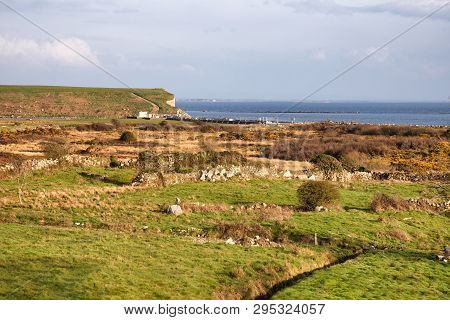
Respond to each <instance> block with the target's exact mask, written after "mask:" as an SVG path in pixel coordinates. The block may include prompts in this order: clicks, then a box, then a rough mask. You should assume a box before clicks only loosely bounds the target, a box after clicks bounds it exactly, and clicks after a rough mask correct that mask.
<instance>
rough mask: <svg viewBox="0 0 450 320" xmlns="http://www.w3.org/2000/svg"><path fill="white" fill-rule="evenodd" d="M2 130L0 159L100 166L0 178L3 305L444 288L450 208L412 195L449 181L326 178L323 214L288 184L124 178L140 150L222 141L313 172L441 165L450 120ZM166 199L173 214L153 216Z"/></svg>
mask: <svg viewBox="0 0 450 320" xmlns="http://www.w3.org/2000/svg"><path fill="white" fill-rule="evenodd" d="M0 128H1V129H0V167H4V166H6V165H8V164H15V165H17V166H19V167H20V164H22V163H23V162H24V161H27V160H30V159H43V158H61V159H63V158H64V156H66V155H80V156H86V157H94V158H96V157H97V158H106V159H107V164H106V165H103V166H74V165H72V164H67V163H65V162H64V161H60V162H59V163H58V165H56V166H53V167H51V168H48V169H43V170H35V171H24V170H10V171H8V170H4V171H2V173H1V179H0V298H2V299H254V298H258V297H265V298H270V297H272V298H278V299H444V298H445V297H446V296H448V289H449V282H448V264H446V263H445V262H443V261H439V260H438V259H436V256H437V255H441V254H442V251H443V248H444V247H445V246H448V244H449V238H450V232H449V228H448V218H449V216H448V210H442V209H440V207H439V208H434V207H432V206H430V207H421V206H417V205H416V206H412V205H410V204H409V202H408V199H411V198H426V199H429V200H432V201H434V202H436V203H444V202H448V201H449V191H450V189H449V185H448V181H442V180H441V181H433V180H424V181H414V182H411V181H401V182H400V181H391V180H387V181H378V180H370V181H351V182H339V181H337V182H330V183H331V184H332V185H333V186H334V188H335V189H336V190H337V194H336V195H335V194H334V193H333V197H337V200H336V203H334V204H333V205H330V206H329V207H328V208H327V210H326V211H320V212H318V211H315V210H314V209H313V208H302V207H301V205H300V202H299V201H300V199H301V198H299V194H298V189H299V187H300V186H302V185H304V183H305V182H304V181H303V180H298V179H266V178H249V179H230V180H228V181H217V182H206V181H203V182H200V181H196V182H185V183H180V184H174V185H168V186H166V187H154V186H145V185H135V184H133V183H132V182H133V179H134V177H135V176H136V174H137V170H138V167H137V166H136V165H135V162H136V161H137V159H138V157H139V153H141V152H144V151H151V152H153V153H155V154H171V153H174V152H182V153H187V154H191V153H194V154H195V153H198V152H200V151H205V150H210V151H224V150H228V151H233V152H237V153H239V154H240V155H242V156H243V157H245V159H247V160H248V161H252V162H253V163H255V164H258V165H261V166H268V167H277V168H282V169H285V170H288V169H289V170H305V171H311V172H314V171H315V170H325V171H326V170H347V171H349V172H358V171H386V172H398V171H401V172H406V173H411V174H415V173H428V172H440V173H446V172H448V168H449V166H448V165H449V140H448V139H449V130H448V128H445V127H441V128H431V127H401V126H369V125H350V124H333V123H325V124H303V125H283V126H278V127H271V126H256V125H255V126H234V125H233V126H232V125H214V124H205V123H200V122H186V123H184V122H172V121H160V120H155V121H138V120H120V121H117V120H115V121H109V120H108V121H96V122H92V121H90V120H84V121H81V120H80V121H74V120H70V121H51V120H40V121H37V120H34V121H16V122H12V121H3V122H0ZM124 132H129V133H127V134H124ZM56 146H58V147H56ZM324 154H325V155H327V156H330V157H332V158H333V159H334V160H332V161H328V160H329V158H327V157H324V156H323V155H324ZM324 159H328V160H324ZM327 161H328V162H327ZM184 165H185V164H184ZM381 195H383V196H381ZM175 198H180V199H181V207H182V209H183V214H182V215H180V216H175V215H169V214H166V213H165V210H166V208H167V206H168V205H171V204H173V203H174V201H175ZM348 257H356V258H355V259H350V260H348V261H346V262H344V261H345V260H346V259H347V258H348ZM327 266H329V267H327ZM324 267H325V268H324ZM302 274H304V275H305V277H304V278H301V275H302ZM295 279H297V281H294V280H295Z"/></svg>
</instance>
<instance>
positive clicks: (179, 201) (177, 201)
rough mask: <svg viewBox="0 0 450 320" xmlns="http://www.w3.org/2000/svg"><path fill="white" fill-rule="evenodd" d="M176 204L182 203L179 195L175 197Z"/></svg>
mask: <svg viewBox="0 0 450 320" xmlns="http://www.w3.org/2000/svg"><path fill="white" fill-rule="evenodd" d="M175 204H177V205H180V204H181V200H180V198H178V197H176V198H175Z"/></svg>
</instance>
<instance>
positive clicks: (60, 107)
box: [0, 86, 174, 118]
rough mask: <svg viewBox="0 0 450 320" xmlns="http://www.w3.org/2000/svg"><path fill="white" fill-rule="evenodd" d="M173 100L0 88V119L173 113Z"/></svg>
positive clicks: (142, 93) (132, 93)
mask: <svg viewBox="0 0 450 320" xmlns="http://www.w3.org/2000/svg"><path fill="white" fill-rule="evenodd" d="M140 97H143V98H145V99H146V100H147V101H146V100H144V99H141V98H140ZM173 98H174V95H173V94H171V93H169V92H167V91H165V90H164V89H135V90H131V89H121V88H79V87H49V86H0V116H21V117H35V116H36V114H39V116H40V117H62V116H65V117H87V118H93V117H94V118H107V117H113V116H114V117H116V118H117V117H118V116H121V117H123V116H128V115H134V114H135V113H136V112H138V111H153V109H154V106H157V108H158V109H159V111H158V110H157V111H156V112H159V113H173V112H174V110H173V108H172V107H170V106H169V105H168V104H167V101H169V100H172V99H173ZM148 101H151V103H153V104H154V106H152V104H151V103H149V102H148ZM154 112H155V111H154Z"/></svg>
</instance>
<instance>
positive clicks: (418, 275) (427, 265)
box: [272, 251, 450, 300]
mask: <svg viewBox="0 0 450 320" xmlns="http://www.w3.org/2000/svg"><path fill="white" fill-rule="evenodd" d="M449 271H450V269H449V266H448V264H446V263H443V262H438V261H436V260H435V258H434V257H433V256H432V255H430V254H426V253H425V254H424V253H418V252H408V251H406V252H405V251H394V252H369V253H366V254H364V255H363V256H360V257H359V258H357V259H355V260H352V261H348V262H346V263H344V264H341V265H337V266H333V267H331V268H329V269H323V270H319V271H317V272H316V273H314V274H313V275H312V276H311V277H308V278H307V279H304V280H302V281H300V282H298V283H297V284H296V285H294V286H292V287H289V288H287V289H284V290H282V291H280V292H279V293H277V294H276V295H275V296H273V297H272V298H273V299H281V300H283V299H292V300H295V299H300V300H327V299H334V300H336V299H345V300H353V299H358V300H369V299H388V300H392V299H395V300H397V299H401V300H423V299H433V300H435V299H439V300H446V299H448V295H449V293H450V281H449V278H448V274H449Z"/></svg>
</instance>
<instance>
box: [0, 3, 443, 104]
mask: <svg viewBox="0 0 450 320" xmlns="http://www.w3.org/2000/svg"><path fill="white" fill-rule="evenodd" d="M4 1H5V0H4ZM5 2H6V3H8V4H10V5H11V6H13V7H15V8H17V9H18V10H20V11H21V12H23V13H24V14H25V15H27V16H28V17H29V18H31V19H32V20H33V21H35V22H36V23H38V24H40V25H42V26H43V27H45V28H46V29H48V30H49V31H51V32H52V33H53V34H55V36H57V37H59V38H61V39H66V41H69V42H71V43H70V45H71V46H75V47H76V49H77V50H79V51H82V52H83V53H84V54H86V55H88V56H89V57H90V58H91V59H94V60H96V61H98V63H100V64H101V65H102V66H104V67H105V68H107V69H108V70H110V71H111V72H113V73H114V74H116V75H117V76H118V77H120V78H121V79H122V80H123V81H125V82H127V83H128V84H129V85H131V86H136V87H165V88H167V89H169V90H171V91H173V92H175V93H176V94H177V95H178V96H179V97H186V98H193V97H206V98H208V97H209V98H256V99H258V98H261V99H301V98H303V96H305V95H306V94H308V93H309V92H311V91H312V90H314V89H315V88H316V87H318V86H319V85H321V84H322V83H324V82H325V81H327V80H329V79H330V78H331V77H333V76H334V75H335V74H337V73H338V72H340V71H342V70H343V69H345V68H346V67H348V66H349V65H351V64H352V63H354V62H355V61H357V59H359V58H360V57H361V56H364V55H365V54H367V53H369V52H371V50H374V48H376V47H378V46H379V45H381V44H383V43H384V42H385V41H386V40H388V39H390V38H391V37H392V36H393V35H395V34H396V33H398V32H400V31H402V30H404V29H405V28H406V27H408V26H409V25H411V24H412V23H413V22H414V21H416V20H417V19H418V17H421V16H424V15H426V14H427V13H429V12H430V11H432V10H433V9H435V8H437V7H438V6H439V5H442V4H443V3H444V2H445V1H421V0H416V1H380V0H378V1H376V0H374V1H352V0H339V1H338V0H336V1H331V0H330V1H327V0H319V1H317V0H316V1H294V0H290V1H288V0H286V1H281V0H275V1H271V0H266V1H263V0H248V1H242V0H240V1H239V0H228V1H205V0H204V1H202V0H196V1H194V0H179V1H175V0H165V1H163V0H161V1H139V0H131V1H118V0H117V1H64V0H60V1H51V0H47V1H31V0H21V1H5ZM449 17H450V6H448V7H447V8H446V9H445V10H443V11H442V12H441V13H439V15H437V16H436V17H435V18H433V19H430V20H428V21H427V22H425V23H424V24H423V25H421V26H420V27H418V28H417V29H415V30H414V31H412V32H411V33H409V34H408V35H406V36H405V37H403V38H402V39H399V41H397V42H396V43H393V44H392V46H390V47H389V48H388V49H387V50H383V51H382V52H380V53H378V54H376V55H375V56H374V57H373V58H372V59H370V60H369V61H367V62H366V63H364V64H363V65H361V66H360V67H359V68H357V69H355V70H354V71H352V72H351V73H349V74H348V75H346V76H345V77H343V78H342V79H340V80H339V81H338V82H336V83H334V84H333V85H332V86H330V87H328V88H326V89H325V90H324V91H322V92H321V93H319V94H318V95H317V96H315V97H314V98H315V99H355V100H360V99H364V100H389V99H392V100H396V99H401V100H441V101H442V100H446V99H447V98H448V96H450V92H449V90H450V89H449V88H450V86H449V84H450V61H449V59H448V57H449V56H450V41H448V40H449V34H450V19H449ZM0 83H17V84H55V85H56V84H58V85H79V86H105V87H107V86H119V84H117V83H116V82H115V81H113V80H112V79H110V78H108V77H106V76H105V75H104V74H102V73H101V72H99V71H98V70H96V69H95V68H93V67H92V66H90V65H87V64H86V63H83V62H82V61H79V59H78V58H77V57H75V56H73V54H72V53H70V52H68V51H67V49H65V48H61V47H60V46H58V44H57V43H55V42H54V41H52V40H51V39H49V38H48V37H47V36H46V35H45V34H42V33H41V32H40V31H38V30H36V29H35V28H34V27H33V26H31V25H30V24H28V23H27V22H25V21H24V20H22V19H21V18H19V17H18V16H16V15H14V14H13V13H11V12H10V11H8V10H7V9H6V8H4V7H3V6H0Z"/></svg>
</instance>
